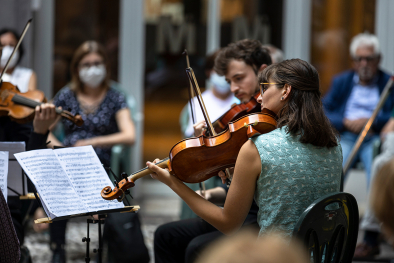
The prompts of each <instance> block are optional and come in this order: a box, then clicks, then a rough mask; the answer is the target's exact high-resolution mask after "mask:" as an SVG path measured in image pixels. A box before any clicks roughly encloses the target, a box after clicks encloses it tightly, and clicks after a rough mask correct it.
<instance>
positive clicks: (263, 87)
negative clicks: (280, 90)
mask: <svg viewBox="0 0 394 263" xmlns="http://www.w3.org/2000/svg"><path fill="white" fill-rule="evenodd" d="M269 85H279V83H260V84H259V86H260V94H261V95H263V94H264V92H266V91H267V89H268V88H269Z"/></svg>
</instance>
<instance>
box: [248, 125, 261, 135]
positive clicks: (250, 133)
mask: <svg viewBox="0 0 394 263" xmlns="http://www.w3.org/2000/svg"><path fill="white" fill-rule="evenodd" d="M252 126H253V124H252V125H249V126H248V131H247V132H246V134H247V135H248V138H252V137H254V136H257V135H260V134H261V133H260V132H258V131H257V130H255V129H254V128H253V127H252Z"/></svg>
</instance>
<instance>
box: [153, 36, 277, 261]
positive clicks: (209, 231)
mask: <svg viewBox="0 0 394 263" xmlns="http://www.w3.org/2000/svg"><path fill="white" fill-rule="evenodd" d="M270 64H271V57H270V55H269V52H268V50H267V49H265V48H263V47H262V44H261V43H260V42H259V41H258V40H252V39H244V40H239V41H237V42H235V43H231V44H229V45H228V46H227V47H224V48H222V49H221V50H220V52H219V54H218V56H217V58H216V59H215V66H214V70H215V71H216V72H218V74H219V75H222V76H224V77H225V79H226V80H227V82H228V83H229V84H230V89H231V92H233V93H235V94H237V96H239V97H240V98H242V102H248V101H249V100H251V98H252V97H253V96H254V95H255V94H256V92H258V90H259V82H258V78H257V75H258V73H259V72H262V71H263V70H264V69H265V68H266V67H267V66H268V65H270ZM227 110H228V109H227ZM204 126H206V123H205V121H201V122H198V123H196V124H195V125H194V132H195V134H196V135H197V136H198V135H201V133H202V128H203V127H204ZM227 191H228V188H227V186H226V184H222V185H220V186H218V187H215V188H212V189H208V190H207V191H205V195H204V196H205V198H206V199H207V200H209V201H211V202H218V203H224V202H225V198H226V195H227ZM249 208H250V210H249V213H248V215H247V216H246V219H245V221H244V222H243V226H245V227H251V226H252V227H257V212H258V207H257V205H256V203H255V202H253V204H252V206H249ZM222 235H223V234H222V233H220V232H219V231H218V230H217V229H216V228H214V227H213V226H211V225H210V224H208V223H207V222H205V221H204V220H201V219H200V218H193V219H186V220H180V221H175V222H170V223H167V224H163V225H161V226H159V227H158V228H157V230H156V231H155V237H154V252H155V262H157V263H164V262H171V263H173V262H194V259H195V258H196V257H197V256H198V255H199V254H200V252H201V251H202V250H203V249H204V248H205V247H206V246H208V245H209V244H210V242H212V241H214V240H215V239H218V238H220V237H221V236H222Z"/></svg>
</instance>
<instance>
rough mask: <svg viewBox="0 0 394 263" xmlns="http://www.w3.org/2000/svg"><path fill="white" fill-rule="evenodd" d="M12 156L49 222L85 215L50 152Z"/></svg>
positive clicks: (82, 207) (63, 173)
mask: <svg viewBox="0 0 394 263" xmlns="http://www.w3.org/2000/svg"><path fill="white" fill-rule="evenodd" d="M15 157H16V159H17V160H18V162H19V163H20V164H21V166H22V168H23V170H25V172H26V174H27V175H28V176H29V178H30V180H31V181H32V182H33V183H34V185H35V186H36V189H37V192H38V193H39V195H40V198H41V199H42V201H43V207H44V209H45V212H46V213H47V214H48V216H50V217H51V218H52V219H53V218H55V217H60V216H66V215H73V214H82V213H86V212H87V208H86V207H85V206H84V204H83V203H81V202H80V198H79V197H78V195H77V193H76V192H75V190H74V188H73V186H72V184H71V182H70V180H69V179H68V176H67V174H66V173H65V172H64V171H63V169H62V166H61V164H60V162H59V160H58V159H57V157H56V155H55V153H54V152H53V151H52V150H51V149H44V150H35V151H28V152H23V153H17V154H15Z"/></svg>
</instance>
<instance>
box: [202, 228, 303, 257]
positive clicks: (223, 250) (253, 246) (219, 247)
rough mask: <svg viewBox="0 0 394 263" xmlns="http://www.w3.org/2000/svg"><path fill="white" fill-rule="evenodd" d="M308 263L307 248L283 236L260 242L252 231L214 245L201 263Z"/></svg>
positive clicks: (261, 238)
mask: <svg viewBox="0 0 394 263" xmlns="http://www.w3.org/2000/svg"><path fill="white" fill-rule="evenodd" d="M217 262H221V263H238V262H239V263H244V262H248V263H308V262H309V260H308V256H307V253H306V250H305V249H304V247H303V246H302V245H301V244H299V243H298V242H297V241H290V240H288V239H286V238H284V237H283V236H281V235H279V234H273V235H267V236H263V237H260V238H257V234H256V233H254V232H252V231H242V232H240V233H239V234H236V235H234V236H231V237H225V238H222V239H221V240H219V241H216V242H215V243H213V244H212V245H210V246H209V247H208V248H207V249H206V250H205V251H203V253H202V254H201V256H200V257H199V258H198V259H197V263H217Z"/></svg>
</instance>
